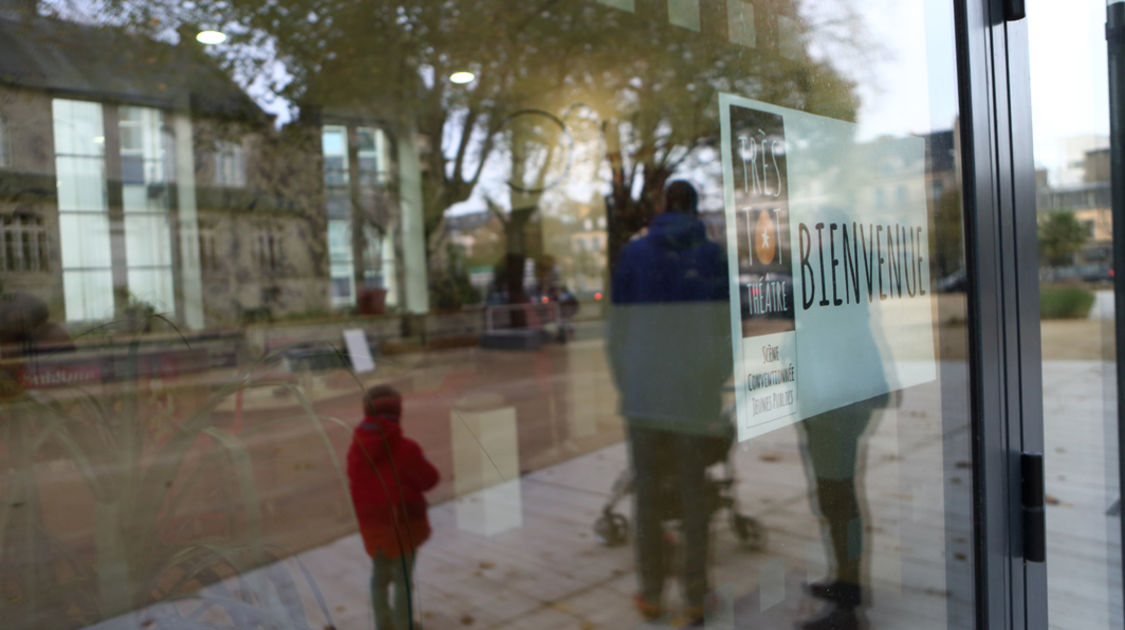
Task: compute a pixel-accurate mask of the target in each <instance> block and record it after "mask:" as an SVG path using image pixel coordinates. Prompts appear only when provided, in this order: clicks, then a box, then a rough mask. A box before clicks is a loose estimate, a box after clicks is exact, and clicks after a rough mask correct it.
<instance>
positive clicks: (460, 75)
mask: <svg viewBox="0 0 1125 630" xmlns="http://www.w3.org/2000/svg"><path fill="white" fill-rule="evenodd" d="M475 78H477V76H476V75H475V74H473V73H472V72H465V71H464V70H462V71H461V72H454V73H453V74H451V75H449V80H450V81H452V82H454V83H459V84H465V83H472V82H473V79H475Z"/></svg>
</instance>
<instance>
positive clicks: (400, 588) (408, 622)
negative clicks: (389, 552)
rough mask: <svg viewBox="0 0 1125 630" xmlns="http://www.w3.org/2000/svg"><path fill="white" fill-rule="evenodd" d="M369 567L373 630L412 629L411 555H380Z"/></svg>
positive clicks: (412, 559)
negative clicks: (389, 556)
mask: <svg viewBox="0 0 1125 630" xmlns="http://www.w3.org/2000/svg"><path fill="white" fill-rule="evenodd" d="M372 564H373V567H372V571H371V606H372V608H373V609H374V612H375V628H376V630H409V629H410V628H412V627H413V620H412V619H411V616H412V611H411V609H410V608H411V605H410V604H411V601H410V600H411V592H410V591H411V582H410V578H411V575H412V574H413V573H414V554H413V553H408V554H406V555H404V556H401V557H398V558H388V557H387V556H384V555H383V554H382V553H381V552H380V553H377V554H375V557H374V558H372ZM392 587H393V590H394V594H393V595H392V594H391V590H392Z"/></svg>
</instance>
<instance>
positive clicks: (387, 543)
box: [348, 385, 438, 630]
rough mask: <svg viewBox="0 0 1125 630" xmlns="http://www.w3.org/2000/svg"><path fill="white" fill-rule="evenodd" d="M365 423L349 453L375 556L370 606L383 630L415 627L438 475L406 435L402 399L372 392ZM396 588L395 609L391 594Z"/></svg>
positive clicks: (387, 390) (360, 515)
mask: <svg viewBox="0 0 1125 630" xmlns="http://www.w3.org/2000/svg"><path fill="white" fill-rule="evenodd" d="M363 411H364V418H363V422H361V423H360V425H359V426H358V427H356V429H355V433H354V434H353V436H352V445H351V447H350V448H349V449H348V481H349V484H348V485H349V486H350V488H351V494H352V505H354V506H355V514H356V519H357V520H358V521H359V531H360V534H361V535H362V536H363V546H364V547H365V548H366V549H367V555H369V556H371V559H372V562H373V564H374V568H373V570H372V573H371V602H372V606H373V607H374V609H375V626H376V628H379V629H380V630H388V629H391V628H397V629H398V630H406V629H408V628H411V627H413V625H412V620H413V613H412V611H411V594H410V589H411V579H410V578H411V574H413V572H414V556H415V552H416V550H417V549H418V547H419V546H421V545H422V543H423V542H425V541H426V539H427V538H429V537H430V521H429V519H428V518H427V517H426V499H425V497H423V496H422V493H423V492H425V491H426V490H429V489H430V488H433V487H434V486H435V485H437V482H438V471H437V469H436V468H434V466H433V464H431V463H430V462H429V461H427V460H426V457H425V456H424V455H423V454H422V449H421V448H420V447H419V446H418V443H417V442H415V441H414V440H411V439H410V438H407V437H404V436H403V435H402V427H401V426H400V425H399V418H400V417H401V415H402V397H401V396H399V394H398V392H397V391H395V390H394V388H392V387H389V386H386V385H379V386H376V387H372V388H371V389H369V390H368V391H367V393H366V394H365V395H364V397H363ZM392 583H393V584H394V598H393V602H394V605H393V606H392V605H391V604H390V601H391V600H390V598H389V597H388V596H389V590H390V586H391V584H392Z"/></svg>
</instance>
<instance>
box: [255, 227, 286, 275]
mask: <svg viewBox="0 0 1125 630" xmlns="http://www.w3.org/2000/svg"><path fill="white" fill-rule="evenodd" d="M281 243H282V239H281V233H280V232H279V231H278V230H275V229H273V228H262V229H260V230H258V233H257V235H256V236H255V239H254V263H255V264H256V265H257V266H258V268H259V269H261V270H262V271H265V272H268V273H276V272H278V271H281V261H282V260H283V258H284V256H283V253H282V248H281Z"/></svg>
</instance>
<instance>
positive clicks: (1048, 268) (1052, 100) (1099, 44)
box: [1028, 0, 1125, 628]
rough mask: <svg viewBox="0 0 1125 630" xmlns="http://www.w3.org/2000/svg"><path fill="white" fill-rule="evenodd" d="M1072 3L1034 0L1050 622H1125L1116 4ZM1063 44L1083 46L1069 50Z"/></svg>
mask: <svg viewBox="0 0 1125 630" xmlns="http://www.w3.org/2000/svg"><path fill="white" fill-rule="evenodd" d="M1114 6H1115V4H1114V3H1110V4H1109V7H1110V10H1111V11H1112V10H1113V7H1114ZM1116 6H1117V8H1118V9H1121V8H1122V7H1121V5H1116ZM1071 9H1072V10H1064V8H1063V7H1060V6H1057V5H1056V4H1054V3H1051V2H1043V1H1041V0H1036V1H1034V2H1029V3H1028V15H1029V22H1028V29H1029V30H1028V33H1029V40H1030V41H1029V51H1030V62H1031V94H1032V105H1033V107H1032V123H1033V139H1034V147H1035V167H1036V169H1037V173H1036V182H1037V188H1038V190H1037V195H1036V197H1037V199H1038V207H1037V217H1038V237H1039V264H1040V274H1039V276H1040V284H1039V292H1040V296H1039V298H1040V300H1039V303H1040V311H1041V316H1042V318H1043V319H1042V322H1041V325H1040V329H1041V333H1042V343H1043V367H1042V369H1043V432H1044V435H1043V439H1044V448H1043V456H1044V467H1045V471H1044V482H1045V488H1046V502H1047V505H1046V519H1047V609H1048V611H1049V615H1050V619H1049V620H1048V623H1049V625H1050V627H1052V628H1121V627H1122V623H1125V612H1123V609H1122V582H1121V486H1120V481H1119V479H1120V477H1119V466H1120V465H1121V462H1120V457H1121V453H1120V452H1118V450H1117V445H1118V443H1119V442H1118V435H1117V434H1118V431H1119V430H1120V424H1119V422H1120V421H1119V417H1118V413H1119V411H1118V406H1117V386H1116V382H1115V377H1116V373H1117V370H1119V369H1120V367H1119V366H1116V365H1115V361H1116V360H1115V357H1117V356H1119V355H1118V354H1117V353H1116V348H1115V346H1116V343H1115V339H1114V321H1115V319H1114V318H1115V315H1114V288H1113V276H1114V273H1115V271H1116V270H1115V269H1113V259H1112V252H1113V248H1114V247H1115V246H1116V247H1120V246H1121V244H1120V243H1114V242H1113V241H1114V239H1113V231H1112V222H1113V204H1112V200H1111V196H1110V187H1111V178H1112V176H1113V175H1112V170H1111V168H1110V151H1109V147H1110V126H1109V125H1110V118H1109V114H1110V110H1109V104H1110V100H1109V94H1110V92H1109V89H1108V88H1109V83H1108V80H1107V78H1108V77H1109V76H1110V75H1109V70H1108V67H1107V59H1108V57H1107V55H1108V51H1107V48H1106V30H1105V29H1106V22H1107V17H1108V16H1107V9H1106V3H1091V4H1087V5H1080V6H1076V7H1071ZM1121 16H1125V14H1119V17H1121ZM1060 39H1065V40H1067V41H1073V42H1082V45H1079V46H1073V47H1068V48H1066V49H1065V50H1059V49H1057V48H1056V47H1055V46H1053V45H1052V44H1051V42H1053V41H1059V40H1060ZM1062 95H1066V96H1065V97H1063V96H1062ZM1116 317H1120V315H1117V316H1116Z"/></svg>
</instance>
